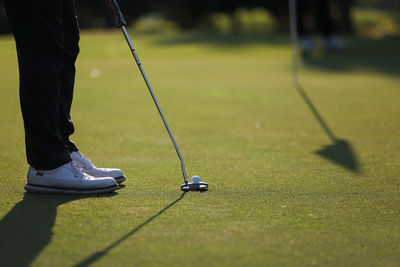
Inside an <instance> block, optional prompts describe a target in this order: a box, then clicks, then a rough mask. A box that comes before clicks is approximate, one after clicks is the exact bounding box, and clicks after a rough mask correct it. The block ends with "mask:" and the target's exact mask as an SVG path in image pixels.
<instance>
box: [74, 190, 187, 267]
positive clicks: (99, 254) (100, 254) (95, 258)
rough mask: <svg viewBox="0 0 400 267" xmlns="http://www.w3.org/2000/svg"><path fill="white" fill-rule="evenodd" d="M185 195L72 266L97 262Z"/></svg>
mask: <svg viewBox="0 0 400 267" xmlns="http://www.w3.org/2000/svg"><path fill="white" fill-rule="evenodd" d="M185 194H186V192H183V193H182V194H181V195H180V197H179V198H178V199H176V200H174V201H173V202H171V203H170V204H168V205H167V206H166V207H165V208H163V209H162V210H160V211H159V212H157V213H156V214H155V215H153V216H151V217H150V218H149V219H147V220H146V221H145V222H143V223H142V224H140V225H139V226H137V227H135V228H134V229H133V230H132V231H130V232H129V233H127V234H126V235H124V236H122V237H121V238H120V239H118V240H117V241H115V242H114V243H112V244H111V245H109V246H108V247H106V248H105V249H103V250H102V251H98V252H96V253H94V254H92V255H90V256H89V257H87V258H86V259H84V260H83V261H81V262H79V263H78V264H76V265H74V266H75V267H86V266H90V265H91V264H93V263H94V262H96V261H98V260H99V259H100V258H102V257H103V256H105V255H107V253H108V252H109V251H110V250H111V249H113V248H115V247H116V246H118V245H119V244H121V243H122V242H123V241H125V240H126V239H128V238H129V237H131V236H132V235H134V234H135V233H136V232H137V231H139V230H140V229H141V228H143V227H144V226H146V225H147V224H148V223H150V222H151V221H152V220H154V219H155V218H157V217H158V216H160V215H161V214H163V213H164V212H165V211H167V210H168V209H169V208H171V207H172V206H174V205H175V204H176V203H178V202H179V201H180V200H182V198H183V197H184V196H185Z"/></svg>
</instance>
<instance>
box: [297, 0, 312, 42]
mask: <svg viewBox="0 0 400 267" xmlns="http://www.w3.org/2000/svg"><path fill="white" fill-rule="evenodd" d="M307 7H309V1H307V0H297V31H298V33H299V35H300V36H305V35H307V34H308V31H307V29H306V27H305V24H304V15H305V14H306V12H307Z"/></svg>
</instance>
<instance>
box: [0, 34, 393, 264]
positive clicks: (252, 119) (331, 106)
mask: <svg viewBox="0 0 400 267" xmlns="http://www.w3.org/2000/svg"><path fill="white" fill-rule="evenodd" d="M133 41H134V44H135V47H136V49H137V51H138V54H139V57H140V58H141V60H142V63H143V66H144V68H145V70H146V72H147V74H148V76H149V78H150V82H151V83H152V85H153V87H154V90H155V93H156V95H157V97H158V100H159V102H160V104H161V106H162V108H163V111H164V113H165V115H166V117H167V120H168V122H169V124H170V126H171V128H172V130H173V133H174V135H175V137H176V140H177V143H178V144H179V146H180V149H181V152H182V154H183V156H184V159H185V164H186V167H187V172H188V175H190V176H192V175H194V174H198V175H200V176H201V177H202V178H203V179H204V181H206V182H208V183H209V185H210V190H209V191H208V192H206V193H195V192H191V193H187V194H185V195H182V194H181V192H180V191H179V186H180V184H182V177H181V171H180V166H179V161H178V158H177V156H176V154H175V151H174V148H173V146H172V144H171V142H170V140H169V137H168V135H167V133H166V131H165V129H164V128H163V125H162V122H161V120H160V118H159V116H158V114H157V111H156V109H155V107H154V105H153V103H152V100H151V97H150V95H149V93H148V92H147V89H146V87H145V85H144V82H143V81H142V78H141V76H140V73H139V72H138V70H137V67H136V65H135V64H134V63H133V59H132V58H131V55H130V52H129V50H128V48H127V46H126V44H125V42H124V40H123V37H122V35H121V34H120V33H119V32H83V33H82V36H81V54H80V57H79V59H78V63H77V84H76V91H75V99H74V104H73V112H72V116H73V119H74V122H75V126H76V133H75V134H74V136H73V140H74V141H75V142H76V144H77V145H78V147H79V148H80V150H81V151H82V152H83V153H84V154H86V155H87V156H89V157H90V158H91V159H92V161H93V162H94V163H95V164H96V165H98V166H104V167H107V166H109V167H119V168H121V169H123V171H124V172H125V173H126V176H127V181H126V182H125V185H126V187H125V188H122V189H120V190H118V191H117V193H116V194H113V195H104V196H96V197H77V196H57V195H48V196H46V195H31V194H24V190H23V185H24V184H25V182H26V171H27V164H26V161H25V151H24V132H23V124H22V118H21V115H20V111H19V101H18V70H17V62H16V53H15V47H14V43H13V41H12V39H11V38H10V37H1V38H0V59H1V60H0V77H1V89H0V114H1V120H0V127H1V131H0V265H1V266H26V265H32V266H244V265H247V266H282V265H284V266H310V265H322V266H399V264H400V205H399V203H400V193H399V192H400V163H399V159H400V101H399V100H400V76H399V74H400V73H399V72H400V52H399V49H398V47H399V46H400V40H399V39H382V40H368V39H349V40H346V41H347V44H348V49H347V50H346V51H345V52H335V53H325V52H323V51H320V50H317V51H316V52H315V53H313V54H311V55H309V56H308V57H305V58H303V59H304V60H303V61H302V68H301V69H302V70H301V73H300V77H301V84H302V86H303V89H304V91H303V92H301V91H297V90H296V89H295V88H294V87H293V85H292V82H291V73H290V70H291V65H290V58H291V51H290V46H289V38H288V37H287V36H278V35H276V36H267V37H260V36H258V37H257V36H251V35H235V34H229V35H215V34H205V33H177V34H171V35H138V36H136V35H133ZM299 93H300V94H299ZM301 93H303V94H301ZM307 99H308V101H309V102H306V100H307ZM310 107H313V108H314V113H313V112H312V110H311V109H310ZM315 112H316V113H318V115H319V116H320V118H321V120H322V121H323V122H324V123H325V124H326V127H328V128H329V131H330V132H331V133H332V135H334V137H335V138H336V139H337V140H339V139H340V140H345V141H346V142H347V143H346V144H348V146H346V145H344V146H343V145H342V146H341V145H340V142H338V143H335V140H333V139H331V138H330V137H329V136H328V135H327V134H326V132H325V131H324V129H323V128H322V127H321V124H320V122H319V121H318V120H317V119H316V117H315ZM317 151H320V152H319V153H317ZM321 151H322V152H321Z"/></svg>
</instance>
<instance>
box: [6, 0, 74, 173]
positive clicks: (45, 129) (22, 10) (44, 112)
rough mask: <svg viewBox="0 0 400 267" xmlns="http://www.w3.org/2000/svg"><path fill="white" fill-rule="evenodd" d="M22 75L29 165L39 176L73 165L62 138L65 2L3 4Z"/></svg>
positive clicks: (22, 0)
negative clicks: (61, 100) (61, 99)
mask: <svg viewBox="0 0 400 267" xmlns="http://www.w3.org/2000/svg"><path fill="white" fill-rule="evenodd" d="M5 7H6V12H7V16H8V20H9V23H10V26H11V28H12V30H13V33H14V36H15V40H16V46H17V52H18V62H19V71H20V102H21V110H22V115H23V119H24V127H25V140H26V154H27V159H28V163H29V164H30V165H31V166H33V167H34V168H35V169H38V170H49V169H54V168H57V167H60V166H61V165H63V164H66V163H68V162H70V161H71V157H70V153H69V150H68V148H67V147H66V146H65V144H64V142H63V138H62V135H61V132H60V108H59V99H60V90H61V82H60V81H61V77H60V72H61V69H62V68H63V60H64V26H63V20H62V18H63V14H62V12H63V0H35V1H32V0H5Z"/></svg>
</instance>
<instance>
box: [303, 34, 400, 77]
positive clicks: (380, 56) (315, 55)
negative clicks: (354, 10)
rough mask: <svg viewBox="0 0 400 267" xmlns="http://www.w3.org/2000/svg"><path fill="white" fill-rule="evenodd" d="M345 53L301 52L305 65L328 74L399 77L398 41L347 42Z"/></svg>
mask: <svg viewBox="0 0 400 267" xmlns="http://www.w3.org/2000/svg"><path fill="white" fill-rule="evenodd" d="M347 43H348V47H347V49H346V50H345V51H323V50H316V51H314V52H312V53H303V54H302V61H303V63H305V65H306V66H308V67H310V68H315V69H319V70H324V71H329V72H348V71H354V70H360V69H361V70H367V71H368V70H371V71H378V72H381V73H383V74H386V75H395V76H398V75H399V69H400V51H399V49H398V47H399V46H400V39H399V38H397V39H395V38H386V39H380V40H374V39H362V38H357V39H351V40H348V42H347Z"/></svg>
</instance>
